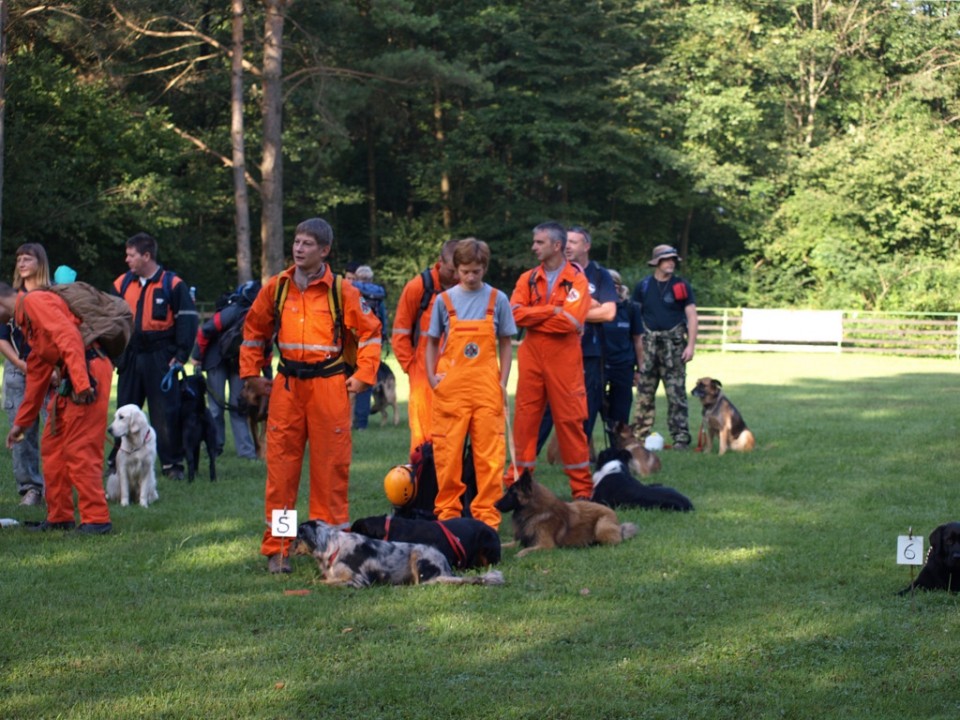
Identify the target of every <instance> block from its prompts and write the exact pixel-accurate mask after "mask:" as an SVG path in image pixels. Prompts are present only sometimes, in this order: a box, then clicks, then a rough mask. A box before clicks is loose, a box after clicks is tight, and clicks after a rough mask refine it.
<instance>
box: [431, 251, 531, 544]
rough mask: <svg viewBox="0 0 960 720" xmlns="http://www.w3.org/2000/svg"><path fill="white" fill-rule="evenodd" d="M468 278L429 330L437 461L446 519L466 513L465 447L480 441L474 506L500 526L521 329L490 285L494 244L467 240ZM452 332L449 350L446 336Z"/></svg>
mask: <svg viewBox="0 0 960 720" xmlns="http://www.w3.org/2000/svg"><path fill="white" fill-rule="evenodd" d="M453 262H454V266H455V267H456V268H457V274H458V276H459V279H460V283H459V284H458V285H456V286H455V287H452V288H450V289H449V290H447V291H446V292H444V293H442V294H441V295H440V296H439V298H438V301H437V302H436V303H434V306H433V315H432V317H431V318H430V329H429V331H428V332H427V377H428V379H429V381H430V386H431V387H432V388H433V391H434V395H433V419H432V424H431V433H432V436H433V458H434V462H435V463H436V467H437V486H438V491H437V499H436V501H435V513H436V515H437V519H438V520H450V519H452V518H458V517H460V516H461V513H462V512H463V505H462V503H461V500H460V498H461V496H462V495H463V492H464V490H465V489H466V487H465V485H464V483H463V479H462V477H463V446H464V441H465V440H466V437H467V434H468V433H469V435H470V442H471V444H472V446H473V465H474V469H475V470H476V475H477V496H476V497H475V498H474V499H473V501H472V502H471V503H470V514H471V515H472V516H473V518H474V519H476V520H480V521H481V522H484V523H486V524H487V525H489V526H490V527H492V528H493V529H494V530H497V529H498V528H499V526H500V513H499V512H498V511H497V509H496V508H495V507H494V506H493V504H494V503H495V502H496V501H497V500H499V499H500V496H501V495H502V493H503V487H502V478H503V468H504V460H505V454H506V444H505V438H504V422H505V420H506V417H505V415H504V407H505V403H506V393H507V378H509V377H510V365H511V362H512V360H513V349H512V347H511V343H510V339H511V337H513V335H515V334H516V332H517V326H516V323H515V322H514V319H513V313H512V312H511V310H510V301H509V300H508V299H507V296H506V295H504V294H503V293H502V292H500V291H499V290H497V289H495V288H492V287H490V286H489V285H487V284H486V283H484V282H483V276H484V273H485V272H486V271H487V266H488V265H489V263H490V248H489V247H488V246H487V244H486V243H485V242H483V241H482V240H477V239H475V238H467V239H466V240H461V241H460V242H458V243H457V246H456V249H455V250H454V254H453ZM441 337H446V340H445V342H444V346H443V349H442V350H441V349H440V338H441Z"/></svg>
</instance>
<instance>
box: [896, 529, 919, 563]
mask: <svg viewBox="0 0 960 720" xmlns="http://www.w3.org/2000/svg"><path fill="white" fill-rule="evenodd" d="M897 565H923V536H915V535H900V536H898V537H897Z"/></svg>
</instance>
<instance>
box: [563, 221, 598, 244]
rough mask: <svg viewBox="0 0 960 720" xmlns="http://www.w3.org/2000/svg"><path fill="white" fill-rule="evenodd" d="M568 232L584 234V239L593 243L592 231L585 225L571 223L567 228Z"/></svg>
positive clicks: (588, 242)
mask: <svg viewBox="0 0 960 720" xmlns="http://www.w3.org/2000/svg"><path fill="white" fill-rule="evenodd" d="M567 232H568V233H577V234H578V235H583V239H584V240H586V241H587V245H593V237H591V235H590V231H589V230H587V229H586V228H585V227H583V225H571V226H570V227H568V228H567Z"/></svg>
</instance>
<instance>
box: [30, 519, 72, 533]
mask: <svg viewBox="0 0 960 720" xmlns="http://www.w3.org/2000/svg"><path fill="white" fill-rule="evenodd" d="M23 526H24V527H25V528H26V529H27V530H29V531H30V532H49V531H50V530H73V529H74V528H75V527H76V526H77V524H76V523H75V522H74V521H73V520H64V521H63V522H50V521H49V520H44V521H43V522H38V523H24V524H23Z"/></svg>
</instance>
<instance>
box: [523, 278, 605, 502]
mask: <svg viewBox="0 0 960 720" xmlns="http://www.w3.org/2000/svg"><path fill="white" fill-rule="evenodd" d="M531 277H532V278H533V282H532V283H531ZM510 305H511V307H512V308H513V317H514V319H515V320H516V322H517V327H518V328H526V336H525V337H524V339H523V342H522V343H520V349H519V351H518V352H517V363H518V365H519V375H518V379H517V395H516V408H515V410H514V415H513V438H514V442H515V444H516V463H517V466H518V470H520V471H522V470H524V469H528V470H530V471H531V472H533V470H534V468H535V467H536V465H537V432H538V430H539V428H540V420H541V418H542V417H543V413H544V408H545V406H546V404H547V403H548V402H549V403H550V410H551V412H552V413H553V422H554V427H555V432H556V434H557V440H558V443H559V445H560V457H561V459H562V462H563V471H564V472H565V473H566V474H567V477H569V478H570V490H571V492H572V493H573V497H575V498H579V497H583V498H589V497H590V495H591V493H592V491H593V482H592V480H591V475H590V450H589V447H588V445H587V436H586V435H585V434H584V432H583V421H584V420H585V419H586V417H587V399H586V390H585V388H584V384H583V355H582V353H581V351H580V332H581V329H582V328H583V323H584V322H585V320H586V317H587V311H588V310H589V309H590V288H589V284H588V283H587V277H586V275H584V274H583V271H582V270H580V268H579V267H577V266H576V265H574V264H572V263H569V262H568V263H566V264H565V265H564V266H563V267H562V268H561V269H560V272H559V275H558V276H557V279H556V282H555V283H554V285H553V291H552V292H551V293H550V294H549V296H548V295H547V277H546V273H545V271H544V269H543V266H542V265H541V266H539V267H536V268H534V269H533V270H528V271H527V272H525V273H523V275H521V276H520V279H519V280H517V285H516V287H515V288H514V289H513V295H511V296H510ZM557 308H560V311H559V312H557Z"/></svg>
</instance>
